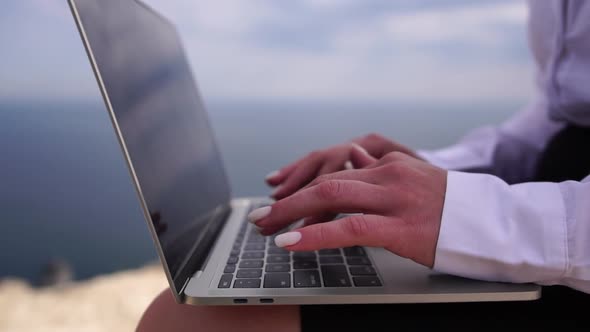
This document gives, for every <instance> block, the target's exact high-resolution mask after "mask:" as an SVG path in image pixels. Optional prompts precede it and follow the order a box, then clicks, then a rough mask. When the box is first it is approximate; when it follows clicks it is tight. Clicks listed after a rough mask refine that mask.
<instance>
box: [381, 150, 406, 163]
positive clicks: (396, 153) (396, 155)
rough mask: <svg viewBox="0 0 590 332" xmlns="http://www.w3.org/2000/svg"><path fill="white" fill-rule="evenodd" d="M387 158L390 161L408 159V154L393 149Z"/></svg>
mask: <svg viewBox="0 0 590 332" xmlns="http://www.w3.org/2000/svg"><path fill="white" fill-rule="evenodd" d="M385 158H387V159H388V160H390V161H400V160H405V159H406V154H405V153H403V152H400V151H393V152H390V153H388V154H387V155H386V156H385Z"/></svg>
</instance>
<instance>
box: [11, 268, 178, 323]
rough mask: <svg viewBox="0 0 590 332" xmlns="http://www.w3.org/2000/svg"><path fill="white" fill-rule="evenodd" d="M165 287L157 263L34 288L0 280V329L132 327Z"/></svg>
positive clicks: (163, 278)
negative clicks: (59, 284) (63, 283)
mask: <svg viewBox="0 0 590 332" xmlns="http://www.w3.org/2000/svg"><path fill="white" fill-rule="evenodd" d="M167 287H168V283H167V282H166V277H165V276H164V272H163V271H162V268H161V266H160V265H159V264H152V265H149V266H146V267H144V268H140V269H135V270H129V271H122V272H117V273H113V274H110V275H104V276H100V277H96V278H93V279H90V280H86V281H80V282H75V281H74V282H70V283H68V284H66V285H62V286H60V287H44V288H34V287H31V285H29V284H28V283H26V282H23V281H21V280H16V279H10V280H2V281H0V312H1V313H2V314H0V331H1V332H4V331H7V332H8V331H39V332H44V331H47V332H50V331H51V332H53V331H60V332H61V331H64V332H68V331H77V332H80V331H83V332H95V331H96V332H98V331H101V332H102V331H113V332H118V331H125V332H128V331H134V330H135V327H136V325H137V323H138V321H139V319H140V317H141V314H142V313H143V311H144V310H145V309H146V308H147V306H148V305H149V303H150V302H151V301H152V300H153V298H154V297H156V295H157V294H159V293H160V292H161V291H162V290H163V289H165V288H167Z"/></svg>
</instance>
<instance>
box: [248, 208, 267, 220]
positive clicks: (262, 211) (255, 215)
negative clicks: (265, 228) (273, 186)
mask: <svg viewBox="0 0 590 332" xmlns="http://www.w3.org/2000/svg"><path fill="white" fill-rule="evenodd" d="M271 209H272V208H271V207H270V206H265V207H261V208H258V209H256V210H254V211H252V212H250V213H249V214H248V221H249V222H251V223H255V222H257V221H258V220H260V219H262V218H264V217H266V216H268V215H269V214H270V210H271Z"/></svg>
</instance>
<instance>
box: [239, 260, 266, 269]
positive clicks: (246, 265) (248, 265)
mask: <svg viewBox="0 0 590 332" xmlns="http://www.w3.org/2000/svg"><path fill="white" fill-rule="evenodd" d="M262 265H264V262H263V261H262V260H251V259H249V260H245V261H241V262H240V265H239V267H240V269H261V268H262Z"/></svg>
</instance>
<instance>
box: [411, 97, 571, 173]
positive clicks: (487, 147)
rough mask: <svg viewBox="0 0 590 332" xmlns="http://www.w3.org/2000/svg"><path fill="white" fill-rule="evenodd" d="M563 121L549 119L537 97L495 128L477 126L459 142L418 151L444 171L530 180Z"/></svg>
mask: <svg viewBox="0 0 590 332" xmlns="http://www.w3.org/2000/svg"><path fill="white" fill-rule="evenodd" d="M563 126H564V124H563V123H561V122H556V121H553V120H551V119H550V117H549V114H548V108H547V103H546V102H545V100H544V98H542V97H538V98H537V99H536V100H535V101H533V102H532V103H530V104H529V105H527V106H526V107H525V108H524V109H523V110H522V111H520V112H519V113H517V114H516V115H515V116H513V117H512V118H510V119H509V120H508V121H506V122H505V123H503V124H502V125H500V126H498V127H484V128H479V129H476V130H474V131H472V132H471V133H469V134H468V135H466V136H465V137H464V138H463V139H462V140H461V141H460V142H459V143H457V144H455V145H452V146H450V147H448V148H443V149H440V150H436V151H418V152H417V153H418V155H419V156H420V157H422V158H423V159H425V160H427V161H428V162H430V163H432V164H433V165H437V166H439V167H441V168H444V169H448V170H461V171H466V172H477V173H488V174H493V175H496V176H498V177H500V178H502V179H504V181H506V182H508V183H519V182H525V181H528V180H531V178H532V176H533V174H534V170H535V165H536V163H537V160H538V158H539V156H540V153H541V151H543V148H544V147H545V146H546V144H547V142H548V141H549V139H550V138H551V137H552V136H553V135H554V134H555V133H556V132H557V131H559V130H560V129H561V128H563Z"/></svg>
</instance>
